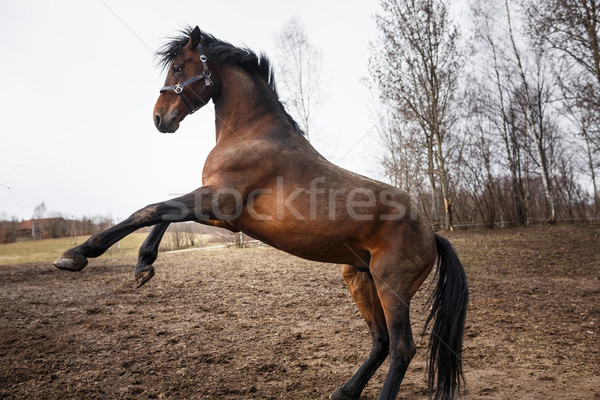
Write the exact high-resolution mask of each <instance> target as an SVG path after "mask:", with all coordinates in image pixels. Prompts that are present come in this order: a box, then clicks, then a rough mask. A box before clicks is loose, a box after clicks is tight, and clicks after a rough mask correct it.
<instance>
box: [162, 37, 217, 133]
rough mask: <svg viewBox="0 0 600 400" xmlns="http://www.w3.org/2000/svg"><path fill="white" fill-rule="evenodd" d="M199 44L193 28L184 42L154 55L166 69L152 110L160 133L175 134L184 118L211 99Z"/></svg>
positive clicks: (203, 58)
mask: <svg viewBox="0 0 600 400" xmlns="http://www.w3.org/2000/svg"><path fill="white" fill-rule="evenodd" d="M201 42H202V33H201V32H200V29H199V28H198V27H196V28H194V30H193V31H192V33H191V34H190V36H189V40H187V42H185V41H181V40H179V41H174V42H173V43H170V44H168V45H166V46H165V47H164V48H163V49H162V50H161V51H159V52H158V55H160V56H162V61H163V63H164V65H165V66H166V67H167V79H166V80H165V86H164V87H163V88H162V89H161V90H160V96H158V100H157V101H156V105H155V106H154V124H155V125H156V128H157V129H158V130H159V131H161V132H163V133H173V132H175V131H176V130H177V129H178V128H179V123H180V122H181V121H182V120H183V119H184V118H185V117H186V115H188V114H192V113H193V112H195V111H196V110H198V109H199V108H201V107H202V106H204V105H205V104H206V103H208V101H209V100H210V99H211V97H212V94H213V81H212V78H211V73H210V70H209V69H208V60H207V58H206V54H205V53H204V49H203V47H202V43H201Z"/></svg>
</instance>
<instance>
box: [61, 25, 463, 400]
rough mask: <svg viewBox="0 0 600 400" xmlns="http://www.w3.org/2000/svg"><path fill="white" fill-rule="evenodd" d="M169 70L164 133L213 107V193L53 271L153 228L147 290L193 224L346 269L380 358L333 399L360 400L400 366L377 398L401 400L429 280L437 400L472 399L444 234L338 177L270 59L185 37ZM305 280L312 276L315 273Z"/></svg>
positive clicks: (184, 199) (135, 223)
mask: <svg viewBox="0 0 600 400" xmlns="http://www.w3.org/2000/svg"><path fill="white" fill-rule="evenodd" d="M158 55H159V56H160V57H161V61H162V63H163V66H164V67H166V68H168V75H167V78H166V83H165V84H166V86H165V87H163V88H162V89H161V94H160V96H159V97H158V100H157V102H156V106H155V108H154V122H155V124H156V127H157V128H158V130H159V131H161V132H169V133H171V132H175V131H176V130H177V129H178V127H179V124H180V122H181V121H182V120H183V119H184V118H185V116H186V115H188V114H191V113H193V112H194V111H196V110H197V109H199V108H200V107H202V106H204V105H205V104H206V103H208V102H209V100H211V99H212V101H213V102H214V106H215V113H216V145H215V147H214V148H213V149H212V151H211V152H210V154H209V156H208V158H207V160H206V163H205V165H204V170H203V172H202V182H203V186H202V187H201V188H199V189H197V190H195V191H193V192H191V193H189V194H186V195H184V196H181V197H178V198H176V199H173V200H170V201H165V202H161V203H156V204H152V205H149V206H147V207H144V208H142V209H141V210H139V211H137V212H135V213H133V214H132V215H131V216H130V217H129V218H127V219H126V220H125V221H123V222H121V223H119V224H117V225H115V226H114V227H112V228H110V229H108V230H106V231H104V232H101V233H99V234H96V235H94V236H92V237H90V238H89V239H88V240H87V241H86V242H85V243H83V244H81V245H80V246H77V247H75V248H73V249H71V250H68V251H67V252H65V254H64V255H63V256H62V257H61V258H59V259H58V260H56V261H55V262H54V265H55V266H56V267H58V268H61V269H66V270H71V271H78V270H81V269H82V268H83V267H85V266H86V265H87V258H88V257H98V256H99V255H101V254H102V253H104V252H105V251H106V250H107V249H108V248H109V247H110V246H111V245H112V244H114V243H115V242H117V241H118V240H120V239H122V238H123V237H125V236H126V235H128V234H130V233H132V232H133V231H135V230H137V229H138V228H141V227H144V226H150V225H155V226H154V228H153V230H152V231H151V232H150V234H149V235H148V237H147V239H146V241H145V242H144V244H143V245H142V247H141V248H140V253H139V260H138V265H137V267H136V271H135V278H136V282H137V284H138V286H141V285H143V284H144V283H145V282H147V281H148V280H149V279H150V278H151V277H152V276H153V275H154V268H153V267H152V263H153V262H154V261H155V260H156V257H157V253H158V250H157V249H158V244H159V243H160V240H161V239H162V236H163V234H164V232H165V230H166V229H167V227H168V225H169V224H170V223H171V222H177V221H196V222H199V223H203V224H209V225H214V226H219V227H223V228H226V229H229V230H231V231H242V232H244V233H247V234H248V235H250V236H252V237H255V238H257V239H259V240H261V241H263V242H265V243H268V244H270V245H272V246H274V247H276V248H278V249H281V250H284V251H286V252H288V253H291V254H294V255H297V256H299V257H303V258H307V259H310V260H317V261H322V262H330V263H338V264H343V266H342V275H343V277H344V280H345V281H346V284H347V285H348V288H349V289H350V293H351V294H352V297H353V298H354V300H355V301H356V304H357V306H358V308H359V310H360V313H361V314H362V316H363V317H364V319H365V320H366V322H367V325H368V327H369V329H370V332H371V335H372V339H373V349H372V351H371V353H370V355H369V356H368V358H367V359H366V360H365V361H364V363H363V364H362V366H361V367H360V368H359V369H358V371H357V372H356V374H355V375H354V376H353V377H352V378H351V379H350V380H349V381H348V382H347V383H346V384H345V385H343V386H342V387H341V388H339V389H337V390H335V391H334V392H333V393H332V394H331V396H330V397H331V398H332V399H337V400H341V399H358V398H359V397H360V394H361V392H362V390H363V388H364V387H365V385H366V384H367V382H368V381H369V379H370V378H371V376H372V375H373V373H374V372H375V371H376V370H377V368H378V367H379V366H380V365H381V364H382V363H383V361H384V360H385V358H386V357H387V356H388V355H390V358H391V362H390V367H389V371H388V374H387V378H386V380H385V383H384V385H383V389H382V391H381V395H380V397H379V398H380V399H395V398H396V395H397V393H398V390H399V387H400V384H401V382H402V379H403V377H404V374H405V372H406V369H407V367H408V364H409V362H410V360H411V359H412V357H413V356H414V354H415V351H416V346H415V344H414V342H413V338H412V333H411V326H410V320H409V305H410V302H411V299H412V297H413V295H414V294H415V292H416V291H417V289H419V287H420V286H421V284H422V283H423V281H424V280H425V278H426V277H427V276H428V275H429V273H430V271H431V270H432V268H433V266H434V264H435V261H436V258H437V260H438V262H437V275H436V277H437V279H438V283H437V285H436V288H435V290H434V293H433V294H432V300H431V301H432V311H431V314H430V315H429V318H428V320H427V324H429V322H430V321H434V323H433V328H432V333H431V338H430V344H429V363H428V364H429V366H428V380H429V382H428V383H429V390H430V393H432V395H433V396H434V397H435V398H436V399H438V398H441V399H449V398H453V397H454V396H455V395H457V394H458V393H459V392H460V390H461V386H462V381H463V378H462V364H461V349H462V336H463V329H464V322H465V313H466V306H467V301H468V289H467V281H466V276H465V274H464V270H463V267H462V265H461V264H460V261H459V260H458V257H457V256H456V253H455V252H454V250H453V249H452V247H451V245H450V243H449V242H448V241H447V240H446V239H444V238H442V237H440V236H438V235H436V234H434V233H433V232H432V229H431V226H430V223H429V221H428V220H427V218H426V217H425V216H424V214H423V213H422V211H421V210H420V209H419V207H418V203H417V202H416V201H415V200H414V199H411V197H410V196H409V195H408V194H406V193H404V192H402V191H400V190H398V189H397V188H394V187H391V186H389V185H386V184H383V183H381V182H377V181H374V180H372V179H369V178H365V177H363V176H360V175H357V174H354V173H352V172H349V171H346V170H344V169H342V168H339V167H337V166H335V165H333V164H331V163H330V162H329V161H327V160H326V159H325V158H323V157H322V156H321V155H320V154H319V153H318V152H317V151H316V150H315V149H314V148H313V147H312V146H311V145H310V143H308V141H307V140H306V139H305V138H304V136H303V134H302V131H301V130H300V129H299V127H298V125H297V124H296V123H295V122H294V121H293V119H292V118H291V117H290V115H289V114H288V113H287V112H286V111H285V109H284V107H283V105H282V104H281V102H280V101H279V99H278V96H277V92H276V90H275V83H274V78H273V73H272V71H271V68H270V65H269V62H268V60H267V58H266V57H265V56H264V55H261V56H260V57H259V56H257V55H256V54H255V53H254V52H252V51H250V50H248V49H241V48H237V47H235V46H233V45H231V44H229V43H226V42H223V41H220V40H218V39H216V38H215V37H213V36H211V35H209V34H206V33H203V32H201V31H200V29H198V27H196V28H194V29H188V30H186V31H184V32H182V36H180V37H177V38H174V39H173V40H172V41H171V42H169V43H168V44H167V45H166V46H165V47H164V48H163V49H161V50H160V51H159V52H158ZM307 273H309V272H308V271H307Z"/></svg>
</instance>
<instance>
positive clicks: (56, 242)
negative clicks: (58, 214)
mask: <svg viewBox="0 0 600 400" xmlns="http://www.w3.org/2000/svg"><path fill="white" fill-rule="evenodd" d="M146 236H148V233H133V234H131V235H129V236H127V237H125V238H123V239H122V240H121V241H120V242H118V243H116V244H114V245H113V246H112V247H111V248H110V249H108V251H107V252H106V253H104V254H103V255H102V256H100V258H102V257H104V258H107V257H108V258H125V257H130V256H133V257H135V256H137V252H138V249H139V248H140V246H141V245H142V243H143V242H144V239H146ZM87 238H89V236H77V237H73V238H60V239H44V240H35V241H33V240H27V241H21V242H16V243H10V244H3V245H0V265H14V264H23V263H37V262H52V261H54V260H56V259H57V258H58V257H60V256H61V254H62V253H63V252H64V251H66V250H68V249H70V248H72V247H75V246H77V245H79V244H81V243H83V242H84V241H85V240H87Z"/></svg>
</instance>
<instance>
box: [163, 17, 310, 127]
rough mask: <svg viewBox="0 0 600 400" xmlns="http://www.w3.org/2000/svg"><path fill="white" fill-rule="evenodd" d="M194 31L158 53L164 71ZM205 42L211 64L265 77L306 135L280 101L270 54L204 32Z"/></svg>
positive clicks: (184, 31) (174, 39)
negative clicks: (235, 44) (235, 68)
mask: <svg viewBox="0 0 600 400" xmlns="http://www.w3.org/2000/svg"><path fill="white" fill-rule="evenodd" d="M192 31H193V28H191V27H189V26H188V27H186V28H184V29H182V30H181V31H180V32H179V33H180V35H178V36H174V37H172V38H170V41H169V42H168V43H166V44H165V45H164V46H163V47H161V48H160V49H159V50H158V51H157V52H156V57H157V58H158V62H159V65H160V66H161V67H162V68H163V69H166V68H168V67H169V65H170V64H171V62H172V61H173V59H175V57H176V56H177V54H178V53H179V52H180V51H181V50H182V49H183V48H184V46H185V45H187V43H188V41H189V39H190V35H191V34H192ZM201 40H202V47H203V49H204V52H205V53H206V57H207V58H208V60H209V62H210V61H211V60H215V61H216V62H222V63H231V64H235V65H238V66H239V67H241V68H242V69H243V70H245V71H246V72H248V73H249V74H250V75H252V76H258V77H259V78H261V79H262V80H263V81H264V82H265V83H266V84H267V85H268V87H269V88H270V89H271V91H272V92H273V94H274V95H275V99H276V100H277V102H278V103H279V106H280V107H281V110H282V111H283V113H284V114H285V116H286V117H287V119H288V121H289V122H290V124H291V125H292V127H293V128H294V129H295V130H296V132H298V133H299V134H301V135H304V131H302V129H301V128H300V126H299V125H298V123H297V122H296V121H294V119H293V118H292V116H291V115H290V114H289V113H288V112H287V111H286V109H285V107H284V105H283V103H281V101H280V100H279V94H278V93H277V87H276V85H275V74H274V72H273V67H272V66H271V61H269V58H268V57H267V56H266V54H264V53H261V54H260V56H258V55H256V53H255V52H254V51H252V50H250V49H248V48H240V47H236V46H234V45H232V44H231V43H228V42H224V41H222V40H219V39H217V38H215V37H214V36H213V35H211V34H208V33H206V32H202V39H201Z"/></svg>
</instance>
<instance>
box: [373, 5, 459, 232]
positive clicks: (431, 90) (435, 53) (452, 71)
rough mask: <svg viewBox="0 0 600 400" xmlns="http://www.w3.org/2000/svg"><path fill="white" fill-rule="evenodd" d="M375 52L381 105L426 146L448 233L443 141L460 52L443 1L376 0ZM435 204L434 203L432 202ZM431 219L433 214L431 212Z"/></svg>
mask: <svg viewBox="0 0 600 400" xmlns="http://www.w3.org/2000/svg"><path fill="white" fill-rule="evenodd" d="M380 4H381V8H382V12H381V13H380V14H379V15H377V17H376V18H377V19H376V20H377V26H378V28H379V40H378V43H377V46H376V47H377V48H379V49H380V50H379V52H378V53H377V54H376V55H374V56H373V57H371V59H370V60H369V66H370V70H371V74H372V76H373V83H374V84H375V86H376V87H377V89H378V90H379V93H380V96H381V98H382V100H383V101H384V102H387V103H390V104H394V107H393V109H394V110H396V112H397V113H398V116H399V118H403V119H404V120H406V121H411V122H412V123H414V124H415V125H416V126H418V127H419V128H420V129H419V131H420V134H421V135H422V136H423V137H424V142H425V143H426V146H427V160H428V169H429V175H430V182H431V186H432V191H433V195H434V196H435V193H436V187H435V186H436V180H435V178H434V172H435V175H436V176H437V177H438V178H439V183H440V186H441V190H442V196H443V199H444V209H445V221H444V222H445V223H444V226H445V228H446V229H452V202H451V199H450V177H449V157H450V150H451V149H450V148H449V146H448V143H449V142H450V137H451V135H452V133H451V132H452V130H453V128H454V124H455V121H456V118H457V109H456V107H455V105H456V101H457V98H456V94H457V91H458V84H459V81H458V79H459V76H460V73H461V68H462V66H463V64H464V62H465V59H466V56H465V52H464V51H462V50H461V48H460V46H459V39H460V35H459V31H458V28H457V27H456V25H453V24H452V23H451V21H450V17H449V13H448V7H447V4H446V1H443V0H424V1H419V2H416V1H412V0H381V1H380ZM433 203H434V205H435V201H434V202H433ZM434 215H435V210H434Z"/></svg>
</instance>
